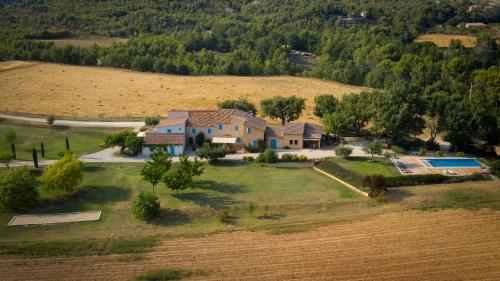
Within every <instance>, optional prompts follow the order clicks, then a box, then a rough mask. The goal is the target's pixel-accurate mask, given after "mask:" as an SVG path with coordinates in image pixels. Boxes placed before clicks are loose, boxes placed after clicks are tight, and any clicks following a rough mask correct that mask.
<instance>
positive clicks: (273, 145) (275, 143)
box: [271, 139, 278, 149]
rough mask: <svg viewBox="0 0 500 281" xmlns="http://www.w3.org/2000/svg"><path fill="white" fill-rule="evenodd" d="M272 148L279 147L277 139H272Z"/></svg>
mask: <svg viewBox="0 0 500 281" xmlns="http://www.w3.org/2000/svg"><path fill="white" fill-rule="evenodd" d="M271 148H274V149H276V148H278V141H277V140H275V139H272V140H271Z"/></svg>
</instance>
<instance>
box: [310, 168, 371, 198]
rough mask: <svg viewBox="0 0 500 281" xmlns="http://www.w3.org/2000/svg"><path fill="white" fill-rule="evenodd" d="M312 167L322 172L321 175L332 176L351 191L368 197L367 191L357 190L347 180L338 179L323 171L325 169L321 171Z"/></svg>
mask: <svg viewBox="0 0 500 281" xmlns="http://www.w3.org/2000/svg"><path fill="white" fill-rule="evenodd" d="M313 169H314V170H316V171H317V172H319V173H321V174H323V175H325V176H327V177H329V178H332V179H334V180H336V181H338V182H340V183H341V184H342V185H345V186H347V187H348V188H349V189H351V190H352V191H354V192H356V193H358V194H361V195H363V196H366V197H369V196H368V193H366V192H364V191H361V190H359V189H358V188H357V187H355V186H354V185H352V184H349V183H347V182H345V181H343V180H341V179H339V178H337V177H335V176H333V175H331V174H329V173H327V172H325V171H323V170H321V169H318V168H316V167H313Z"/></svg>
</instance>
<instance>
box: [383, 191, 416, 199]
mask: <svg viewBox="0 0 500 281" xmlns="http://www.w3.org/2000/svg"><path fill="white" fill-rule="evenodd" d="M412 196H415V194H414V193H412V192H410V191H408V190H406V189H400V188H390V189H389V191H388V192H387V193H386V195H385V198H386V199H387V200H388V201H389V202H402V201H404V200H405V199H407V198H409V197H412Z"/></svg>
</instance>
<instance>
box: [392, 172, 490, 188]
mask: <svg viewBox="0 0 500 281" xmlns="http://www.w3.org/2000/svg"><path fill="white" fill-rule="evenodd" d="M490 179H491V177H490V176H489V175H488V174H482V173H474V174H472V175H469V176H453V177H449V176H445V175H442V174H424V175H407V176H396V177H386V178H385V186H386V187H398V186H410V185H425V184H439V183H458V182H465V181H483V180H490Z"/></svg>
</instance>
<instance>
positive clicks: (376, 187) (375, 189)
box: [363, 175, 387, 198]
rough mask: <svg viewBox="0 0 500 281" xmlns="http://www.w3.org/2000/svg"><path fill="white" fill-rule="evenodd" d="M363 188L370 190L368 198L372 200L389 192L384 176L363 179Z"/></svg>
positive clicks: (370, 176)
mask: <svg viewBox="0 0 500 281" xmlns="http://www.w3.org/2000/svg"><path fill="white" fill-rule="evenodd" d="M363 187H365V188H368V196H370V197H371V198H375V197H379V196H380V195H382V193H383V192H385V191H387V188H386V187H385V178H384V176H382V175H369V176H366V177H365V178H364V179H363Z"/></svg>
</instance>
